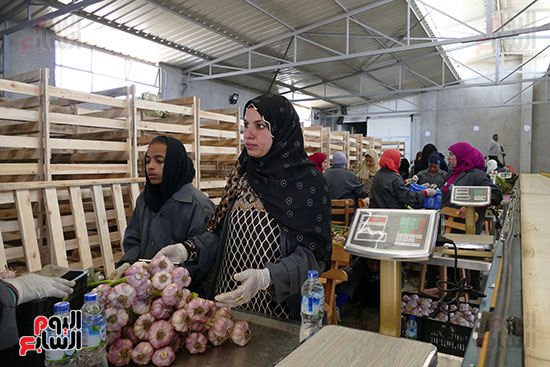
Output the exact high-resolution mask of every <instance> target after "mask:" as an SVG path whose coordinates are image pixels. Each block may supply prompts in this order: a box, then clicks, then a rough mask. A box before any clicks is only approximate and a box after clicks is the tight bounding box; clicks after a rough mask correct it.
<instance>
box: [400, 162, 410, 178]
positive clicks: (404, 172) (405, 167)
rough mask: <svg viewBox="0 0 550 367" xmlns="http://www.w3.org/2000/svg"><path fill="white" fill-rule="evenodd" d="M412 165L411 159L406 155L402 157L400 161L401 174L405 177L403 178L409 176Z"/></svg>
mask: <svg viewBox="0 0 550 367" xmlns="http://www.w3.org/2000/svg"><path fill="white" fill-rule="evenodd" d="M410 166H411V165H410V164H409V160H408V159H407V158H405V157H401V161H400V162H399V174H400V175H401V177H403V180H406V179H407V178H409V168H410Z"/></svg>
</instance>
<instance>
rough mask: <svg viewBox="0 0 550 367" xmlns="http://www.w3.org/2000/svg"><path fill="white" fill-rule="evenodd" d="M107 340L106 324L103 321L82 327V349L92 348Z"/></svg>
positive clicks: (101, 344)
mask: <svg viewBox="0 0 550 367" xmlns="http://www.w3.org/2000/svg"><path fill="white" fill-rule="evenodd" d="M106 340H107V326H106V325H105V323H102V324H99V325H93V326H84V327H82V349H83V350H92V349H96V348H99V347H101V346H103V345H104V344H105V342H106Z"/></svg>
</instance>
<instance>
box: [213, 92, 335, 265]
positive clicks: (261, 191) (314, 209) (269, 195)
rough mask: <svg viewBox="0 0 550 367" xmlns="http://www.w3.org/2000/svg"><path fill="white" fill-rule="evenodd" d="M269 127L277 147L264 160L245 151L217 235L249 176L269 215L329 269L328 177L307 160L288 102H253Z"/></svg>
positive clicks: (219, 212) (216, 219) (219, 210)
mask: <svg viewBox="0 0 550 367" xmlns="http://www.w3.org/2000/svg"><path fill="white" fill-rule="evenodd" d="M249 107H252V108H255V109H256V110H257V111H258V113H259V114H260V115H261V116H262V117H263V119H264V120H265V121H267V122H268V123H269V125H270V132H271V135H272V136H273V145H272V146H271V149H270V150H269V152H268V153H267V154H266V155H265V156H263V157H261V158H253V157H251V156H249V155H248V152H247V150H246V147H245V148H243V151H242V152H241V154H240V156H239V159H238V160H237V162H236V164H235V167H234V168H233V171H232V172H231V174H230V176H229V179H228V181H227V184H226V186H225V189H224V192H223V195H222V198H221V201H220V203H219V204H218V206H217V207H216V210H215V212H214V214H213V215H212V217H211V218H210V221H209V223H208V226H207V227H208V230H210V231H212V230H214V229H215V228H217V227H218V226H219V225H220V223H222V221H223V218H224V217H225V214H226V212H227V209H228V207H229V204H230V202H231V201H232V200H233V198H235V196H236V195H237V184H238V182H239V179H240V177H241V176H242V175H243V174H245V173H246V177H247V179H248V182H249V184H250V185H251V186H252V188H253V189H254V191H255V192H256V194H257V195H258V197H259V198H260V200H261V201H262V203H263V205H264V206H265V208H266V209H267V211H268V212H269V213H270V214H271V215H272V216H273V217H274V218H275V220H276V221H277V222H278V223H279V225H280V226H281V229H282V230H283V231H284V232H287V233H288V234H289V235H290V236H293V237H294V238H295V239H296V241H298V243H299V244H300V245H301V246H305V247H307V248H309V249H310V250H311V251H312V252H313V253H314V254H315V257H316V258H317V259H319V260H321V261H322V262H323V263H324V264H325V266H330V258H331V255H332V246H331V232H330V208H331V206H330V205H331V204H330V197H329V195H328V186H327V183H326V181H325V178H324V177H323V175H322V174H321V173H320V172H319V170H318V169H317V167H315V164H314V163H313V162H312V161H311V160H310V159H309V158H308V156H307V154H306V152H305V150H304V138H303V135H302V129H301V127H300V119H299V117H298V114H297V113H296V110H294V107H292V104H291V103H290V102H289V101H288V100H287V99H286V98H284V97H282V96H277V95H271V94H268V95H262V96H258V97H256V98H254V99H252V100H250V101H248V102H247V103H246V105H245V107H244V111H245V112H246V109H247V108H249Z"/></svg>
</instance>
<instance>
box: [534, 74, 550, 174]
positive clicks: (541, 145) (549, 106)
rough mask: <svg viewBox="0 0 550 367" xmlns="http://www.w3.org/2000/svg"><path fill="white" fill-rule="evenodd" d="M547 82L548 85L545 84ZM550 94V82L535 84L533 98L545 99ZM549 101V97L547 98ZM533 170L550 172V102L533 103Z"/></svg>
mask: <svg viewBox="0 0 550 367" xmlns="http://www.w3.org/2000/svg"><path fill="white" fill-rule="evenodd" d="M545 84H546V86H545ZM549 96H550V82H548V81H546V82H541V83H537V84H536V85H535V89H534V90H533V99H534V100H535V101H543V100H545V99H546V98H548V97H549ZM546 100H547V101H548V99H546ZM532 133H533V134H532V147H531V172H540V171H545V172H550V147H549V145H548V143H549V142H550V102H548V103H546V104H535V105H533V130H532Z"/></svg>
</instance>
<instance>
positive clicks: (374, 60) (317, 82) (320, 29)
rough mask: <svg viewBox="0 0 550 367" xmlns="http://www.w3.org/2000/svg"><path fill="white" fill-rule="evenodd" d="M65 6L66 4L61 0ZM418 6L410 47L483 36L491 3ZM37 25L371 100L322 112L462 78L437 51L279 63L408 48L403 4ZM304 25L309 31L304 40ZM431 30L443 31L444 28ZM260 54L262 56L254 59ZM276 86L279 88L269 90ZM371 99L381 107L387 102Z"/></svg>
mask: <svg viewBox="0 0 550 367" xmlns="http://www.w3.org/2000/svg"><path fill="white" fill-rule="evenodd" d="M23 1H24V0H17V1H12V2H10V3H9V4H7V5H5V6H4V7H3V8H1V9H0V15H2V14H7V13H8V12H9V11H10V9H13V8H15V7H17V6H18V5H19V4H22V3H23ZM63 3H69V1H68V0H63ZM63 3H62V2H60V1H56V0H45V1H44V4H46V5H33V6H32V7H31V9H32V12H33V16H41V15H45V14H48V13H50V12H52V11H54V10H55V9H56V8H59V7H60V6H62V5H63ZM527 3H528V2H527V1H523V0H522V1H520V0H508V1H506V2H505V4H504V5H505V9H497V7H496V3H495V9H493V10H494V11H497V12H498V14H499V15H500V16H501V19H500V18H499V20H498V21H499V22H501V23H500V24H502V23H503V22H506V21H507V19H510V18H511V17H512V16H513V15H514V14H515V12H517V11H519V10H521V9H522V8H523V7H525V6H526V5H527ZM542 3H543V2H539V3H538V4H535V5H534V6H533V7H532V8H530V9H529V12H525V14H523V15H522V16H520V17H518V19H517V20H516V21H515V22H516V23H517V24H526V25H527V24H529V23H530V22H531V23H533V21H534V22H535V24H539V23H540V22H541V20H540V19H544V15H546V16H547V14H546V13H544V12H545V11H548V9H547V8H548V7H546V8H545V6H543V4H542ZM380 4H382V5H380ZM414 4H415V6H418V8H421V9H424V10H426V9H428V10H427V11H426V13H425V14H423V15H424V16H425V18H426V19H423V21H422V22H419V20H418V19H416V17H415V16H414V14H412V15H411V27H412V28H411V30H410V34H411V36H412V37H416V38H417V40H413V41H411V44H412V45H416V44H419V43H426V42H429V38H428V33H430V32H431V31H432V30H429V31H427V30H426V29H425V28H426V27H430V24H432V25H433V26H434V27H435V25H436V24H438V22H441V21H442V19H445V21H446V23H444V24H445V26H446V27H447V28H446V29H445V30H446V31H448V32H451V33H453V32H454V33H453V34H454V36H457V37H459V36H461V35H462V36H465V35H470V34H476V32H475V31H474V30H473V29H471V28H476V29H479V30H480V31H482V32H483V31H485V28H486V24H485V23H486V17H485V13H486V1H485V0H461V1H460V2H458V3H457V2H441V1H434V0H418V1H416V2H414ZM426 4H428V5H432V6H433V7H434V8H436V9H437V10H435V9H433V8H429V7H428V6H426ZM47 5H51V6H47ZM366 6H370V7H373V8H372V9H370V10H367V11H360V12H357V13H356V14H352V15H351V16H350V17H349V22H348V21H347V20H346V17H342V18H341V19H340V20H338V21H333V22H328V20H331V19H332V18H333V17H338V16H342V15H345V14H346V12H350V11H355V10H356V9H363V8H364V7H366ZM438 10H441V11H443V12H447V13H449V14H452V16H453V17H454V18H456V20H457V21H453V20H450V18H449V17H448V16H445V15H444V14H442V13H441V12H440V11H438ZM348 15H349V14H348ZM11 18H13V19H14V20H20V21H21V20H24V19H26V9H25V8H24V7H21V9H20V11H19V12H18V13H17V14H15V15H13V16H12V17H11ZM539 18H540V19H539ZM430 22H431V23H430ZM461 22H463V23H466V24H467V25H468V27H465V26H464V24H462V23H461ZM537 22H539V23H537ZM41 25H44V26H46V27H49V28H51V29H52V30H53V31H54V32H55V33H56V34H57V35H58V36H59V37H61V38H63V39H68V40H73V41H77V42H82V43H85V44H88V45H92V46H97V47H101V48H103V49H108V50H111V51H114V52H119V53H122V54H125V55H129V56H132V57H136V58H139V59H143V60H147V61H150V62H153V63H158V62H164V63H167V64H171V65H175V66H178V67H180V68H182V69H184V70H186V69H190V68H192V67H196V66H199V65H202V64H203V63H204V62H205V61H208V60H215V59H217V58H226V57H227V55H231V54H232V53H235V55H234V56H232V57H227V58H226V59H225V60H223V61H222V62H220V63H219V64H218V66H212V68H211V70H212V72H213V73H219V72H228V71H236V70H238V69H236V68H241V69H246V68H248V67H249V60H251V66H252V68H260V67H264V68H267V69H269V70H263V71H261V72H258V73H255V74H245V73H241V74H236V75H230V76H227V77H224V78H222V79H224V80H226V81H227V82H230V83H234V84H238V85H241V86H244V87H250V88H254V89H256V90H259V91H267V90H268V89H269V88H270V86H271V91H277V92H288V91H290V90H295V91H297V92H301V93H304V94H306V95H307V94H309V95H311V96H314V97H325V96H326V97H330V96H331V95H332V96H342V95H345V94H350V95H357V94H360V93H364V94H366V95H367V96H366V97H361V96H357V97H353V98H347V99H341V98H339V99H338V100H333V101H330V100H319V101H314V102H309V104H311V105H316V106H320V107H331V106H334V105H335V104H338V103H343V104H353V103H363V102H365V100H367V99H369V98H370V96H375V95H376V93H381V92H388V91H390V90H392V89H396V88H398V87H399V83H400V86H401V88H402V89H415V88H422V87H426V86H433V85H434V83H435V84H440V83H442V82H443V81H445V82H451V81H453V80H455V76H454V75H456V74H455V73H456V71H454V70H451V69H450V68H449V66H447V65H444V64H443V59H442V57H441V55H440V54H439V52H440V50H442V49H441V48H439V49H438V48H436V47H431V46H430V47H424V48H420V49H414V50H404V51H403V50H401V51H400V52H398V53H395V52H392V53H389V52H387V53H384V54H377V55H365V56H359V57H354V58H349V59H346V60H334V61H330V62H322V63H306V64H305V65H301V66H297V67H296V66H292V67H288V66H285V65H280V64H281V61H280V60H281V59H284V60H286V61H285V63H286V62H293V61H297V62H302V61H306V60H314V59H323V58H328V57H333V56H338V55H344V54H345V53H346V38H345V35H346V32H347V29H349V35H350V38H349V45H348V47H349V53H351V54H354V53H365V52H369V51H370V52H378V51H377V50H383V49H385V48H396V47H401V46H402V45H404V44H406V43H407V42H406V40H405V37H406V35H407V2H405V1H399V0H395V1H388V2H387V3H385V4H383V3H381V2H380V1H379V0H378V1H377V0H368V1H365V0H338V1H334V0H278V1H273V0H223V1H219V0H109V1H107V0H106V1H101V2H99V3H96V4H94V5H91V6H88V7H86V8H84V9H82V10H79V11H75V12H74V13H73V15H63V16H59V17H57V18H55V19H52V20H49V21H47V22H45V23H43V24H41ZM305 27H310V29H309V30H308V31H307V32H302V31H301V30H302V29H305ZM294 31H298V32H299V38H298V41H297V42H298V47H297V50H298V52H297V54H296V55H294V48H295V47H294V41H293V39H292V38H291V37H290V36H291V35H292V34H291V32H294ZM435 31H436V33H437V32H442V28H438V29H435ZM276 37H280V39H279V40H278V41H277V42H271V43H266V44H265V45H264V46H262V47H259V48H257V49H255V50H254V53H252V54H251V55H250V58H249V54H248V52H246V51H247V49H248V47H251V46H255V45H259V44H261V43H262V42H267V41H269V40H274V39H275V38H276ZM426 44H428V43H426ZM502 44H503V47H504V48H505V49H507V50H509V51H514V50H515V49H518V50H519V49H521V51H525V45H523V44H518V42H517V41H516V43H514V41H513V40H504V41H502ZM535 44H536V45H535ZM540 44H541V43H539V40H537V41H535V42H534V43H533V45H531V46H532V47H533V48H536V47H538V45H540ZM489 49H490V50H492V49H491V48H490V47H489ZM257 52H259V53H262V54H264V55H258V54H256V53H257ZM484 52H490V51H488V50H484ZM278 59H279V61H278ZM277 65H280V67H279V66H277ZM452 67H453V66H451V68H452ZM196 72H197V73H202V74H203V75H204V74H206V75H207V74H208V73H209V72H210V69H209V68H208V67H202V68H201V69H199V70H196ZM193 75H198V74H193ZM399 75H401V78H399ZM273 80H275V85H272V81H273ZM373 98H376V100H380V98H381V97H379V96H375V97H373Z"/></svg>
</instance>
